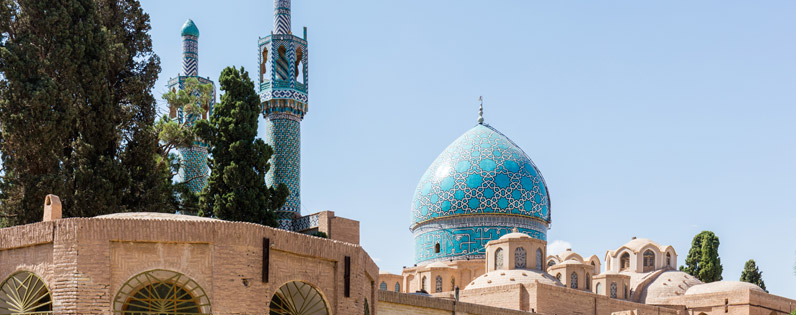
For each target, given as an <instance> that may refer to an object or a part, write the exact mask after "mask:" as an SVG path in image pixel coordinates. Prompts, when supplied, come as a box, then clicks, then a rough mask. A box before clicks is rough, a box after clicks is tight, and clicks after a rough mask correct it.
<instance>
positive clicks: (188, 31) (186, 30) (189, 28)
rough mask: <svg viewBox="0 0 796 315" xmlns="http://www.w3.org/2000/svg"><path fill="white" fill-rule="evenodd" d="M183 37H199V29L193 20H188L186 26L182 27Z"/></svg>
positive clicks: (181, 33)
mask: <svg viewBox="0 0 796 315" xmlns="http://www.w3.org/2000/svg"><path fill="white" fill-rule="evenodd" d="M180 35H181V36H185V35H190V36H196V37H199V28H198V27H196V24H194V23H193V20H191V19H188V20H187V21H185V24H183V25H182V31H180Z"/></svg>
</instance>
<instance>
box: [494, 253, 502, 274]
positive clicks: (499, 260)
mask: <svg viewBox="0 0 796 315" xmlns="http://www.w3.org/2000/svg"><path fill="white" fill-rule="evenodd" d="M499 269H503V249H502V248H498V249H497V250H496V251H495V270H499Z"/></svg>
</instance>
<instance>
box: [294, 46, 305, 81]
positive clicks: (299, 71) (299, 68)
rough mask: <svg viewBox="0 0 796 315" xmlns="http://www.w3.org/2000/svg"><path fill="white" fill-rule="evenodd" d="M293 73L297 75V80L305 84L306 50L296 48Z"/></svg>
mask: <svg viewBox="0 0 796 315" xmlns="http://www.w3.org/2000/svg"><path fill="white" fill-rule="evenodd" d="M294 67H295V68H294V69H293V73H294V74H295V75H296V82H298V83H301V84H304V50H302V49H301V47H298V48H296V62H295V64H294Z"/></svg>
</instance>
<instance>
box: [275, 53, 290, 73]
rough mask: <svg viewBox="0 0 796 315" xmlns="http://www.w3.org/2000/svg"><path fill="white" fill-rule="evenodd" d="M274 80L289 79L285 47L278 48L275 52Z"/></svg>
mask: <svg viewBox="0 0 796 315" xmlns="http://www.w3.org/2000/svg"><path fill="white" fill-rule="evenodd" d="M276 52H277V54H278V55H277V57H276V79H277V80H288V79H289V78H290V72H289V71H290V68H289V67H290V64H289V63H288V61H287V50H286V49H285V46H279V48H277V50H276Z"/></svg>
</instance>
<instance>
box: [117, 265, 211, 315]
mask: <svg viewBox="0 0 796 315" xmlns="http://www.w3.org/2000/svg"><path fill="white" fill-rule="evenodd" d="M113 310H114V312H115V313H117V314H124V315H127V314H159V315H161V314H162V315H168V314H173V315H177V314H179V315H199V314H211V313H212V310H211V307H210V298H209V297H208V296H207V294H206V293H205V291H204V289H202V287H201V286H199V284H198V283H196V281H194V280H193V279H191V278H189V277H188V276H185V275H183V274H181V273H179V272H174V271H171V270H162V269H155V270H149V271H145V272H142V273H139V274H137V275H135V276H134V277H132V278H130V280H127V282H125V283H124V284H123V285H122V287H121V288H120V289H119V292H118V293H117V294H116V297H115V298H114V299H113Z"/></svg>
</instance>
